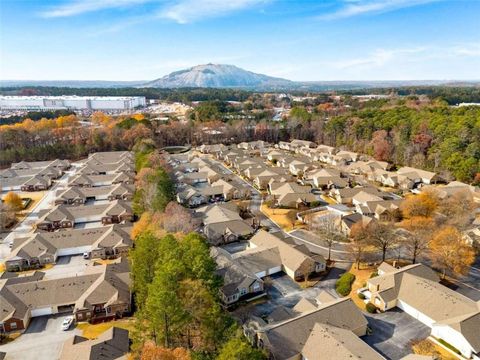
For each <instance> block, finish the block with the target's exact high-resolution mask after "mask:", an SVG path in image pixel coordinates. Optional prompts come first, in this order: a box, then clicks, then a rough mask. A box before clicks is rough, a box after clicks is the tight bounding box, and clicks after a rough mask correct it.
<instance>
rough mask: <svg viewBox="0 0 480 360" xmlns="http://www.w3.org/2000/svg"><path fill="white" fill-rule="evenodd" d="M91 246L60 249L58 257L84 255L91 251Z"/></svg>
mask: <svg viewBox="0 0 480 360" xmlns="http://www.w3.org/2000/svg"><path fill="white" fill-rule="evenodd" d="M90 249H91V246H79V247H72V248H65V249H59V250H58V253H57V256H70V255H79V254H83V253H84V252H86V251H90Z"/></svg>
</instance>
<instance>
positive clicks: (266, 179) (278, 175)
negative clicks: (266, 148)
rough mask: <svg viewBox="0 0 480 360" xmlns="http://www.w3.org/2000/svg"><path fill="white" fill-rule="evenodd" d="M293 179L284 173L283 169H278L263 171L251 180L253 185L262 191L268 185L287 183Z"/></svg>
mask: <svg viewBox="0 0 480 360" xmlns="http://www.w3.org/2000/svg"><path fill="white" fill-rule="evenodd" d="M292 180H293V177H292V176H291V175H289V174H287V172H286V171H285V169H279V168H270V169H265V170H263V171H262V172H261V173H259V174H257V175H256V176H255V178H254V180H253V183H254V185H255V186H256V187H257V188H258V189H260V190H264V189H267V188H268V184H269V183H271V182H273V181H276V182H287V181H292Z"/></svg>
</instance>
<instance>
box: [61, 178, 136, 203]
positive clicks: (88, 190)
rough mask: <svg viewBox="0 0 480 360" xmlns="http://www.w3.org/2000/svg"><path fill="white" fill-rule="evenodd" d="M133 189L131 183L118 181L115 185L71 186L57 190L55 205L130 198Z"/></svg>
mask: <svg viewBox="0 0 480 360" xmlns="http://www.w3.org/2000/svg"><path fill="white" fill-rule="evenodd" d="M134 192H135V189H134V187H133V185H129V184H124V183H119V184H115V185H107V186H97V187H79V186H73V187H69V188H67V189H65V190H59V191H57V197H56V199H55V205H59V204H75V205H82V204H85V203H87V202H88V201H101V200H108V201H113V200H132V198H133V194H134Z"/></svg>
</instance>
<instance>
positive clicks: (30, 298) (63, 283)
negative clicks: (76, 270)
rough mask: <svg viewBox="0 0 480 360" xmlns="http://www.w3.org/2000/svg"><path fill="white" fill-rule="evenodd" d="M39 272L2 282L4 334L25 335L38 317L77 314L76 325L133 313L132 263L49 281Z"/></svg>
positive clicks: (97, 266)
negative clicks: (130, 266) (21, 332)
mask: <svg viewBox="0 0 480 360" xmlns="http://www.w3.org/2000/svg"><path fill="white" fill-rule="evenodd" d="M44 275H45V274H44V273H42V272H35V273H34V274H32V275H28V276H21V277H11V276H9V277H6V278H2V279H0V314H1V315H0V332H3V333H10V332H14V331H24V330H25V329H26V328H27V327H28V324H29V323H30V320H31V319H32V318H34V317H38V316H45V315H54V314H59V313H70V314H71V313H73V315H74V316H75V320H76V321H90V322H93V323H95V322H100V321H105V320H110V319H115V318H120V317H122V316H124V315H125V314H128V313H130V311H131V300H132V299H131V298H132V297H131V291H130V285H131V282H130V273H129V265H128V260H127V259H126V258H120V259H118V260H117V261H116V262H114V263H110V264H107V265H101V264H97V263H94V264H92V265H90V266H88V267H87V268H86V269H85V272H84V274H82V275H76V276H71V277H63V278H56V279H45V278H44Z"/></svg>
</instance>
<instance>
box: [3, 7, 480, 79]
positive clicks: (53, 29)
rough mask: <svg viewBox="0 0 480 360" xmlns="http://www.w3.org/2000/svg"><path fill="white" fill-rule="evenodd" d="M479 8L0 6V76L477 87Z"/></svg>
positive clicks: (479, 43)
mask: <svg viewBox="0 0 480 360" xmlns="http://www.w3.org/2000/svg"><path fill="white" fill-rule="evenodd" d="M479 14H480V0H472V1H467V0H465V1H464V0H453V1H447V0H323V1H322V0H317V1H315V0H309V1H293V0H0V79H3V80H5V79H17V80H26V79H28V80H66V79H78V80H94V79H101V80H151V79H155V78H158V77H161V76H163V75H165V74H167V73H169V72H171V71H174V70H179V69H182V68H186V67H190V66H193V65H197V64H202V63H208V62H213V63H226V64H234V65H237V66H240V67H242V68H245V69H247V70H251V71H255V72H259V73H265V74H267V75H272V76H279V77H285V78H288V79H291V80H318V81H320V80H394V79H396V80H415V79H465V80H468V79H476V80H478V79H480V20H479Z"/></svg>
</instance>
